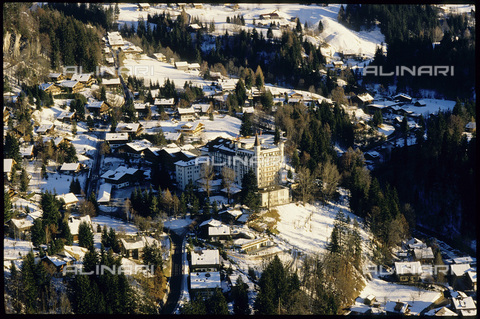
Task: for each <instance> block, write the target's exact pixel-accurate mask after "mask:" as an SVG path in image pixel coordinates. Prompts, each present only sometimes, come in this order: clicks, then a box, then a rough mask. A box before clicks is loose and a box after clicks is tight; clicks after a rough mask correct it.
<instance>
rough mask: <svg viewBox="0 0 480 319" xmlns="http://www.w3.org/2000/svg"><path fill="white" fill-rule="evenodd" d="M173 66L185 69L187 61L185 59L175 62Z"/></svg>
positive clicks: (186, 68)
mask: <svg viewBox="0 0 480 319" xmlns="http://www.w3.org/2000/svg"><path fill="white" fill-rule="evenodd" d="M175 68H176V69H178V70H182V71H187V70H188V62H185V61H180V62H175Z"/></svg>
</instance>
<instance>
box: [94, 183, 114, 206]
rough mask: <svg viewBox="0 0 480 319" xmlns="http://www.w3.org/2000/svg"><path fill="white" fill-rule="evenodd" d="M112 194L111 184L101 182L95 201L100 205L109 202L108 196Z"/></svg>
mask: <svg viewBox="0 0 480 319" xmlns="http://www.w3.org/2000/svg"><path fill="white" fill-rule="evenodd" d="M111 194H112V184H110V183H103V184H101V185H100V189H99V190H98V196H97V203H99V204H101V205H105V204H108V203H109V202H110V196H111Z"/></svg>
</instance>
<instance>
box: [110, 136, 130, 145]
mask: <svg viewBox="0 0 480 319" xmlns="http://www.w3.org/2000/svg"><path fill="white" fill-rule="evenodd" d="M105 141H106V142H108V143H109V144H110V146H112V145H113V146H115V145H121V144H125V143H127V142H128V133H105Z"/></svg>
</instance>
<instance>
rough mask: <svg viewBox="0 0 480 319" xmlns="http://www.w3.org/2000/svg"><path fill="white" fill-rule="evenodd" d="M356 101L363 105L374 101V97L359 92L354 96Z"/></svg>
mask: <svg viewBox="0 0 480 319" xmlns="http://www.w3.org/2000/svg"><path fill="white" fill-rule="evenodd" d="M353 100H354V101H355V102H357V103H358V106H360V107H363V106H366V105H368V104H371V103H372V102H373V97H372V96H371V95H370V94H368V93H363V94H358V95H357V96H355V97H354V98H353Z"/></svg>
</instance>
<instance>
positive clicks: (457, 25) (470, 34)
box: [338, 4, 475, 99]
mask: <svg viewBox="0 0 480 319" xmlns="http://www.w3.org/2000/svg"><path fill="white" fill-rule="evenodd" d="M338 20H339V21H340V22H341V23H344V24H345V25H347V26H349V27H352V28H354V29H357V30H360V29H362V28H366V29H368V28H371V27H372V26H374V25H376V24H377V23H378V25H379V27H380V30H381V31H382V33H383V34H384V35H385V42H386V44H387V53H386V56H385V53H384V52H382V50H381V49H380V48H379V49H378V50H377V53H376V54H375V59H374V61H373V63H372V65H379V66H380V65H381V66H383V69H384V72H385V73H387V72H391V71H394V70H395V67H396V66H406V67H408V68H412V67H413V66H415V67H419V66H422V65H427V66H450V67H453V68H454V72H453V75H452V76H426V75H423V76H410V75H409V74H408V73H407V74H406V75H405V76H385V77H377V76H373V75H372V76H367V77H366V80H367V81H368V82H377V83H378V82H381V83H382V84H383V85H384V86H386V85H387V84H393V83H396V84H397V90H399V91H402V92H408V93H410V94H412V95H414V96H416V95H417V94H418V92H419V90H420V89H434V90H436V91H437V92H439V93H437V94H439V95H443V96H444V97H446V98H450V99H456V98H457V97H460V98H472V97H473V88H474V83H475V67H474V65H475V24H474V23H470V22H471V21H469V19H468V16H467V15H464V14H459V15H453V14H450V15H448V16H447V15H445V16H440V15H439V9H438V8H437V7H433V6H431V5H359V4H348V5H347V6H346V8H343V6H342V7H341V8H340V11H339V13H338ZM440 92H441V93H440Z"/></svg>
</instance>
